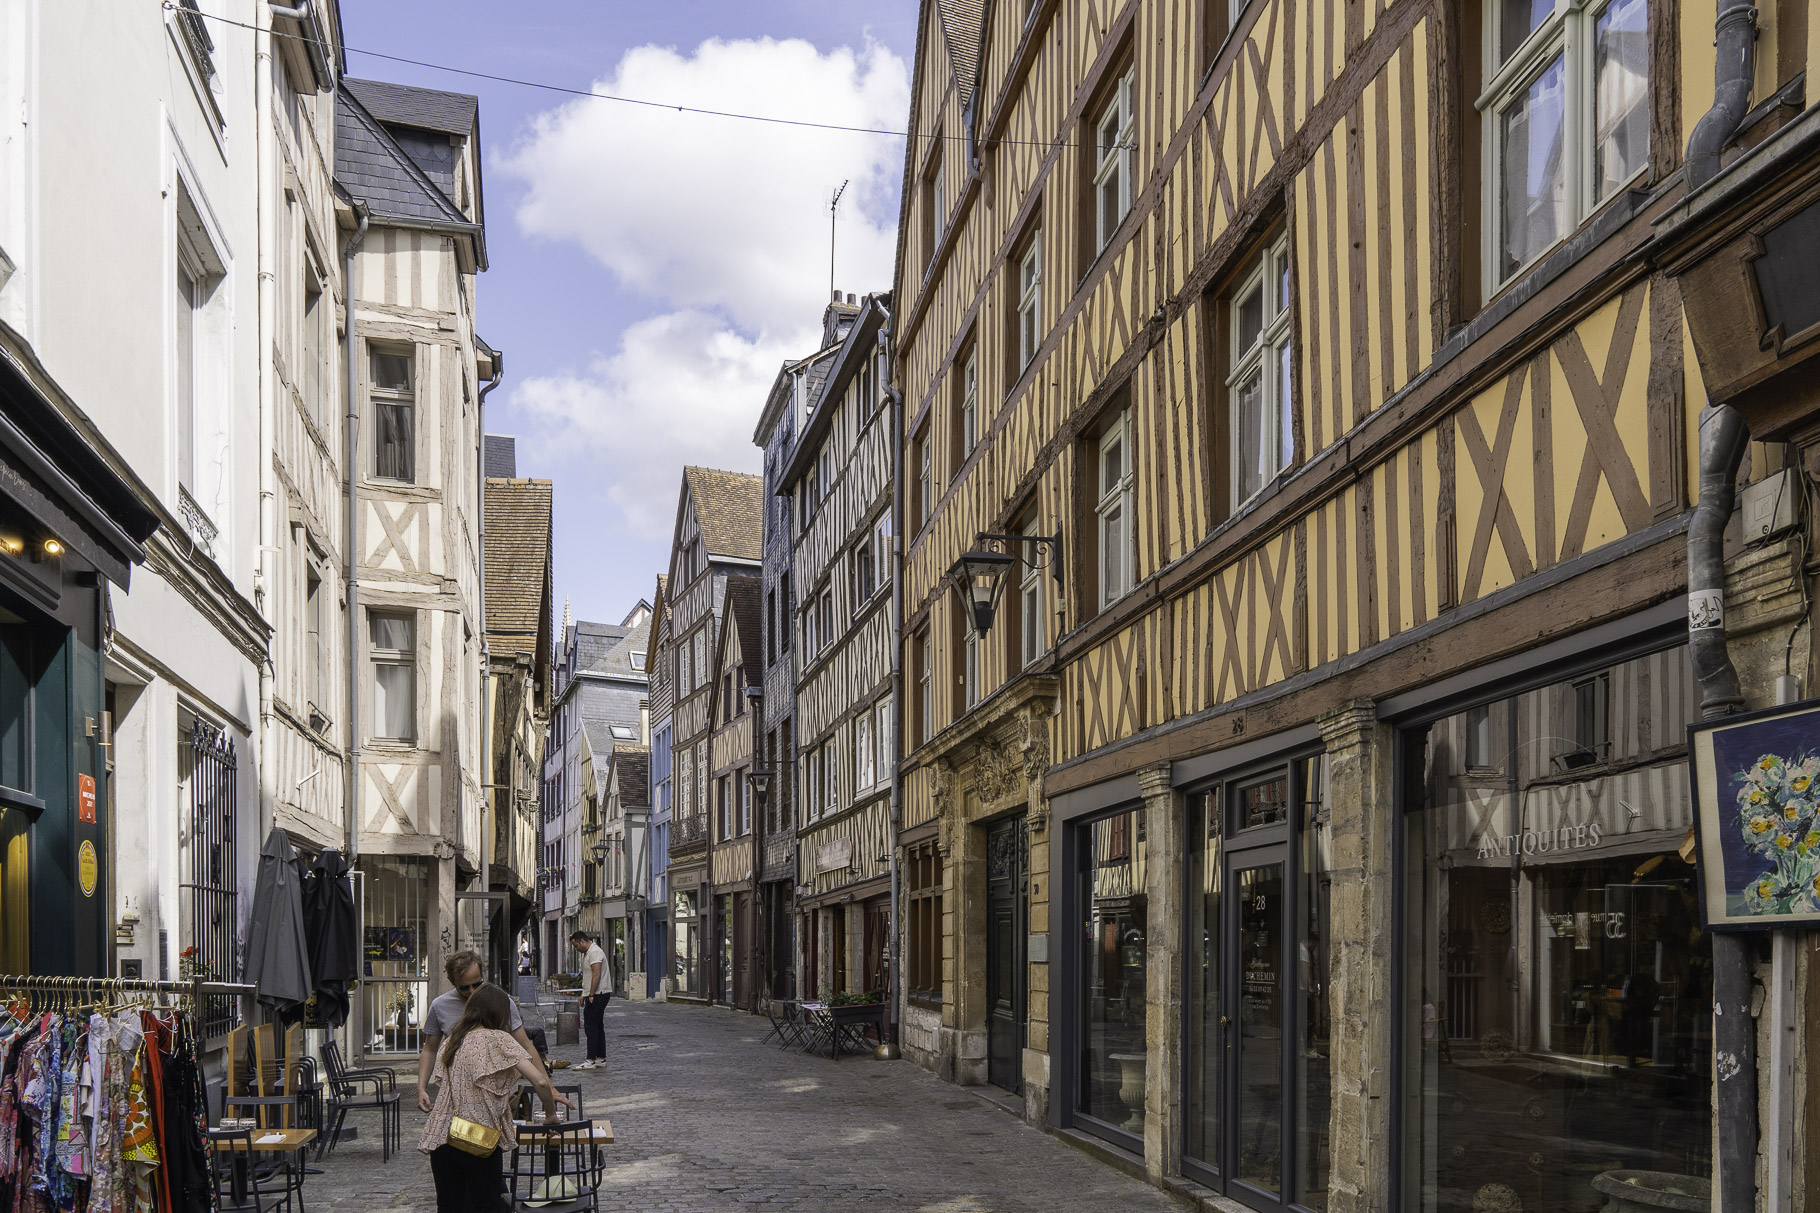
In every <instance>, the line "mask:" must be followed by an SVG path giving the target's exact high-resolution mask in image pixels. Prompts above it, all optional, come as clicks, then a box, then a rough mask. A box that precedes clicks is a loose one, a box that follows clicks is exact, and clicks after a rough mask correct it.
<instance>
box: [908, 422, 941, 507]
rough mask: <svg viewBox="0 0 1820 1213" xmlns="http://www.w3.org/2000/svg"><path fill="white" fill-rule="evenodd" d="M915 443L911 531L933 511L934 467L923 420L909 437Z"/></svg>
mask: <svg viewBox="0 0 1820 1213" xmlns="http://www.w3.org/2000/svg"><path fill="white" fill-rule="evenodd" d="M911 442H912V443H914V444H915V447H916V454H915V461H914V463H913V465H912V466H914V467H915V469H916V488H915V495H914V496H913V497H912V500H913V501H914V503H915V507H916V515H915V522H914V523H913V524H912V526H911V531H912V533H915V532H916V531H919V530H921V529H922V528H923V526H924V525H925V524H927V523H928V521H929V515H931V514H933V513H934V512H935V468H934V466H933V462H934V461H933V459H932V458H931V452H930V445H929V423H928V422H924V423H923V428H922V429H920V430H918V431H917V433H916V437H914V438H912V439H911Z"/></svg>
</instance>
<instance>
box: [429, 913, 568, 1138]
mask: <svg viewBox="0 0 1820 1213" xmlns="http://www.w3.org/2000/svg"><path fill="white" fill-rule="evenodd" d="M442 971H443V972H444V973H446V974H448V978H449V984H450V985H451V986H453V987H454V989H451V990H448V991H446V992H444V993H442V994H438V995H437V996H436V997H435V998H433V999H431V1000H430V1010H429V1013H428V1014H426V1015H425V1016H424V1017H423V1047H422V1048H420V1049H418V1051H417V1110H418V1111H420V1112H428V1111H429V1110H430V1107H431V1102H432V1101H431V1097H430V1074H431V1067H432V1064H433V1063H434V1062H435V1060H436V1049H437V1047H438V1046H440V1045H441V1044H442V1042H443V1038H444V1037H446V1036H448V1035H449V1034H450V1033H451V1032H453V1031H454V1030H455V1025H456V1024H457V1023H458V1022H460V1020H461V1017H462V1015H463V1014H464V1013H465V1012H466V1011H467V1009H468V998H469V996H470V995H472V994H473V993H474V991H476V990H478V989H480V987H481V986H483V985H485V984H486V981H485V979H484V977H483V976H482V973H481V967H480V953H479V952H473V951H469V950H468V949H466V948H463V949H462V950H461V951H459V952H451V953H450V954H449V958H448V959H447V960H446V961H444V962H443V965H442ZM506 1011H507V1014H506V1022H505V1025H504V1027H505V1030H506V1031H508V1032H510V1033H511V1034H512V1036H513V1037H514V1038H515V1039H516V1040H517V1041H518V1043H519V1044H520V1045H521V1046H523V1048H524V1051H525V1052H527V1053H529V1054H530V1055H531V1056H532V1057H540V1056H542V1052H543V1051H542V1050H541V1049H539V1048H538V1047H537V1045H536V1043H535V1042H533V1041H532V1040H531V1038H530V1036H529V1035H528V1034H526V1032H525V1025H524V1020H523V1019H521V1018H520V1017H519V1014H518V1004H517V1003H516V1002H513V1001H512V998H511V996H510V995H508V996H507V997H506ZM539 1035H542V1033H539Z"/></svg>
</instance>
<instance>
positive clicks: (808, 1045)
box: [790, 1003, 834, 1053]
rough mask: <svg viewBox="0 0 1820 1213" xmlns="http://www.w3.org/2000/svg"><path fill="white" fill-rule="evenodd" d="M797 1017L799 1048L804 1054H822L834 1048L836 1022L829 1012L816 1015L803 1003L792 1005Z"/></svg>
mask: <svg viewBox="0 0 1820 1213" xmlns="http://www.w3.org/2000/svg"><path fill="white" fill-rule="evenodd" d="M790 1007H791V1010H793V1011H794V1012H795V1015H796V1020H795V1022H796V1030H797V1036H798V1046H797V1047H798V1048H799V1049H800V1050H801V1051H802V1052H804V1053H820V1052H822V1051H823V1050H824V1049H830V1048H832V1047H833V1046H834V1021H833V1019H831V1018H829V1016H828V1014H827V1012H825V1011H824V1012H822V1013H821V1014H819V1015H818V1014H816V1013H815V1012H814V1011H811V1010H810V1009H809V1008H808V1007H805V1006H803V1005H802V1004H801V1003H791V1004H790Z"/></svg>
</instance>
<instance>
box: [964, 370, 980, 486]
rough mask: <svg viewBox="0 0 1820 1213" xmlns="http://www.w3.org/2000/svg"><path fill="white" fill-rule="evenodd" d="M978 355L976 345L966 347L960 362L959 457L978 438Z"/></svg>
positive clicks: (967, 450) (965, 453) (968, 452)
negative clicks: (965, 356) (964, 357)
mask: <svg viewBox="0 0 1820 1213" xmlns="http://www.w3.org/2000/svg"><path fill="white" fill-rule="evenodd" d="M979 419H980V356H979V347H978V346H977V345H969V346H968V347H967V359H966V361H965V362H963V363H961V457H962V458H963V459H964V458H966V457H967V456H968V455H969V454H971V453H972V451H973V448H974V447H975V446H976V445H978V443H979V440H980V433H979Z"/></svg>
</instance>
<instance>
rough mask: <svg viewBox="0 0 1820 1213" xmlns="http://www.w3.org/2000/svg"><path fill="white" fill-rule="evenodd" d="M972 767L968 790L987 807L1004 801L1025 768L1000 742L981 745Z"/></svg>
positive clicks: (985, 742)
mask: <svg viewBox="0 0 1820 1213" xmlns="http://www.w3.org/2000/svg"><path fill="white" fill-rule="evenodd" d="M971 767H972V769H971V771H970V772H969V774H970V776H971V778H970V779H969V780H968V787H970V788H971V789H972V790H973V794H974V795H975V796H978V797H979V798H980V800H981V801H983V802H986V803H991V802H993V801H997V800H1003V799H1004V798H1005V797H1006V796H1008V795H1010V794H1011V792H1012V791H1013V790H1015V788H1016V786H1017V784H1018V782H1019V780H1020V779H1021V778H1022V777H1023V767H1022V764H1020V763H1019V762H1018V760H1017V757H1016V752H1015V751H1014V750H1013V749H1012V748H1011V746H1010V745H1007V744H1006V743H1005V739H1001V738H987V739H986V740H985V741H982V742H981V743H980V747H979V749H978V750H976V751H974V755H973V762H972V764H971Z"/></svg>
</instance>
